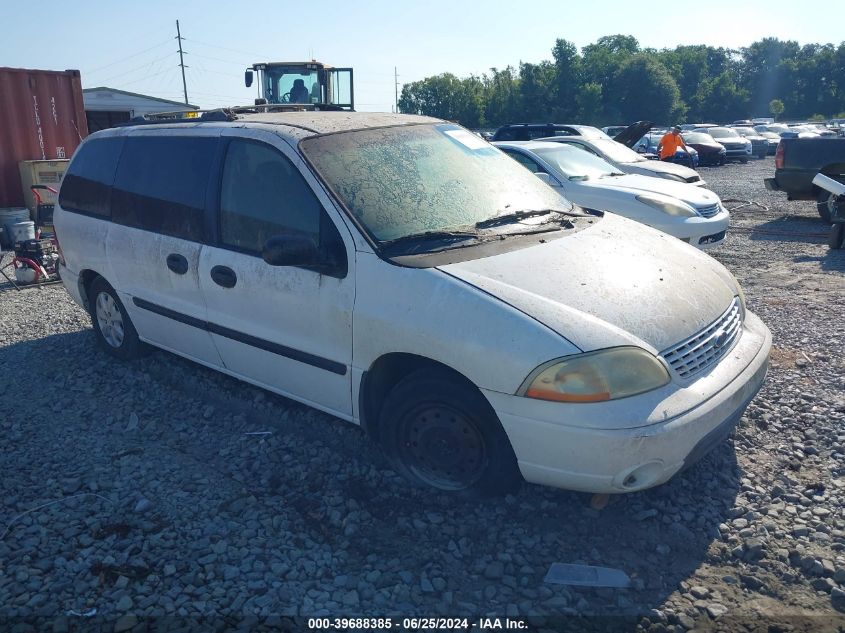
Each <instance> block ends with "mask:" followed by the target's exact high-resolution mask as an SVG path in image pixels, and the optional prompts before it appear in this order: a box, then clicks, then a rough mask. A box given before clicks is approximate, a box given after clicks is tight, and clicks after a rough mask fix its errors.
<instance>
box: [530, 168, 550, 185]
mask: <svg viewBox="0 0 845 633" xmlns="http://www.w3.org/2000/svg"><path fill="white" fill-rule="evenodd" d="M534 175H535V176H537V178H539V179H540V180H541V181H542V182H543V183H545V184H547V185H549V186H550V187H551V186H552V179H551V176H549V175H548V174H547V173H545V172H542V171H538V172H534Z"/></svg>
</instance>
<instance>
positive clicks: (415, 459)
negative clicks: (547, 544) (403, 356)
mask: <svg viewBox="0 0 845 633" xmlns="http://www.w3.org/2000/svg"><path fill="white" fill-rule="evenodd" d="M378 442H379V444H380V445H381V447H382V450H383V451H384V453H385V455H386V456H387V459H388V460H389V461H390V463H391V465H392V466H393V468H394V469H395V470H396V471H397V472H399V473H400V474H402V475H403V476H404V477H405V478H407V479H408V480H409V481H411V482H412V483H414V484H415V485H418V486H422V487H425V488H429V489H435V490H439V491H443V492H449V493H452V494H457V495H461V496H467V497H485V496H498V495H504V494H507V493H509V492H513V491H514V490H516V489H517V488H518V487H519V485H520V484H521V482H522V475H521V474H520V472H519V467H518V466H517V463H516V456H515V455H514V452H513V448H512V447H511V444H510V440H508V436H507V435H506V434H505V430H504V429H503V428H502V425H501V423H500V422H499V420H498V418H497V417H496V413H495V412H494V411H493V409H492V407H491V406H490V404H489V403H488V402H487V400H486V399H485V398H484V396H482V395H481V393H480V392H479V391H478V390H477V389H476V388H475V387H473V386H472V385H469V384H466V383H464V382H462V381H460V380H459V379H456V378H455V376H453V375H451V374H449V373H448V372H446V371H444V370H438V369H433V370H432V369H423V370H420V371H417V372H414V373H413V374H411V375H409V376H407V377H406V378H404V379H403V380H401V381H400V382H399V383H398V384H397V385H396V386H395V387H394V388H393V389H392V390H391V391H390V393H389V394H388V395H387V397H386V398H385V400H384V404H383V405H382V408H381V415H380V416H379V427H378Z"/></svg>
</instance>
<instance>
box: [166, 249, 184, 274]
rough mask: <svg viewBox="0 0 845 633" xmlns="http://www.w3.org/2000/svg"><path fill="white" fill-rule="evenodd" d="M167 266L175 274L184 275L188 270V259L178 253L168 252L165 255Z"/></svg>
mask: <svg viewBox="0 0 845 633" xmlns="http://www.w3.org/2000/svg"><path fill="white" fill-rule="evenodd" d="M167 267H168V268H169V269H170V270H172V271H173V272H174V273H176V274H177V275H184V274H185V273H186V272H188V260H187V259H185V256H184V255H180V254H179V253H170V255H168V256H167Z"/></svg>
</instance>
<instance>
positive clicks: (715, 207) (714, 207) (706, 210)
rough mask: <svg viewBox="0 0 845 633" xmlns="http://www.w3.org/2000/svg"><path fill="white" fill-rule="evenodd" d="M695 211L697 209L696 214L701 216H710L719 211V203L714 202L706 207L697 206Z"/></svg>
mask: <svg viewBox="0 0 845 633" xmlns="http://www.w3.org/2000/svg"><path fill="white" fill-rule="evenodd" d="M696 211H698V214H699V215H700V216H701V217H702V218H712V217H713V216H714V215H716V214H717V213H719V203H718V202H717V203H716V204H711V205H709V206H706V207H698V208H697V209H696Z"/></svg>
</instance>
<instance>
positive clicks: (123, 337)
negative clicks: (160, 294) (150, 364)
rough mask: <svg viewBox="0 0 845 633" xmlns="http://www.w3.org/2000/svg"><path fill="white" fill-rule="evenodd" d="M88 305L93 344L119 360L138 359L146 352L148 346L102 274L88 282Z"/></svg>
mask: <svg viewBox="0 0 845 633" xmlns="http://www.w3.org/2000/svg"><path fill="white" fill-rule="evenodd" d="M88 305H89V306H91V323H92V325H93V326H94V334H95V336H96V337H97V343H98V344H99V345H100V347H102V348H103V349H104V350H105V351H106V352H108V353H109V354H111V355H112V356H114V357H115V358H120V359H122V360H132V359H134V358H140V357H141V356H144V355H145V354H147V353H148V352H149V347H147V345H145V344H144V343H143V342H141V339H139V338H138V332H137V331H136V330H135V326H134V325H133V324H132V320H131V319H130V318H129V315H128V314H127V313H126V308H124V307H123V303H121V301H120V298H119V297H118V296H117V292H115V290H114V288H112V287H111V286H110V285H109V284H108V282H107V281H106V280H105V279H103V278H102V277H97V278H96V279H95V280H94V281H93V282H92V283H91V287H90V288H89V289H88Z"/></svg>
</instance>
